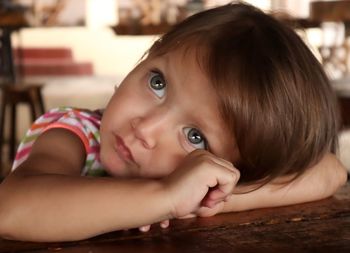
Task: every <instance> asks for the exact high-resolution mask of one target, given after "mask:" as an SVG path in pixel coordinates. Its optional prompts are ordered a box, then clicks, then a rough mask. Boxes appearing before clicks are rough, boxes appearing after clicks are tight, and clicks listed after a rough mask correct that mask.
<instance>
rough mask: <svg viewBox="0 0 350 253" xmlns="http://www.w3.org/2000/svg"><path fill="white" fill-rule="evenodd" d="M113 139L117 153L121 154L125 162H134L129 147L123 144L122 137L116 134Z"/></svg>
mask: <svg viewBox="0 0 350 253" xmlns="http://www.w3.org/2000/svg"><path fill="white" fill-rule="evenodd" d="M115 140H116V143H115V149H116V151H117V153H118V155H119V156H121V158H122V159H123V160H124V161H126V162H133V163H135V160H134V157H133V156H132V153H131V151H130V149H129V148H128V147H127V146H126V145H125V143H124V141H123V139H122V138H121V137H120V136H118V135H116V136H115Z"/></svg>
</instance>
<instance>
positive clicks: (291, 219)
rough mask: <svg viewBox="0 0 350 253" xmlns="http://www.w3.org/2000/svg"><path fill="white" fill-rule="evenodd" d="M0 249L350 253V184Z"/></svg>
mask: <svg viewBox="0 0 350 253" xmlns="http://www.w3.org/2000/svg"><path fill="white" fill-rule="evenodd" d="M142 211H143V210H140V212H142ZM38 222H39V221H38ZM33 229H35V227H33ZM52 229H55V228H52ZM0 252H1V253H3V252H4V253H5V252H19V253H20V252H31V253H49V252H62V253H66V252H67V253H68V252H70V253H80V252H94V253H106V252H129V253H133V252H134V253H136V252H137V253H150V252H167V253H178V252H184V253H185V252H191V253H203V252H223V253H227V252H236V253H248V252H288V253H289V252H303V253H306V252H310V253H311V252H319V253H322V252H324V253H330V252H337V253H348V252H350V185H349V184H347V185H346V187H344V188H342V189H341V190H340V191H338V192H337V194H335V196H333V197H331V198H328V199H325V200H321V201H316V202H311V203H304V204H300V205H293V206H286V207H278V208H265V209H260V210H252V211H243V212H236V213H226V214H219V215H216V216H213V217H207V218H191V219H174V220H171V221H170V227H169V228H167V229H161V228H160V227H159V225H158V224H154V225H153V226H152V228H151V230H150V231H149V232H147V233H143V232H140V231H139V230H138V229H132V230H124V231H118V232H114V233H109V234H104V235H101V236H98V237H95V238H91V239H88V240H84V241H77V242H60V243H30V242H19V241H7V240H2V239H0Z"/></svg>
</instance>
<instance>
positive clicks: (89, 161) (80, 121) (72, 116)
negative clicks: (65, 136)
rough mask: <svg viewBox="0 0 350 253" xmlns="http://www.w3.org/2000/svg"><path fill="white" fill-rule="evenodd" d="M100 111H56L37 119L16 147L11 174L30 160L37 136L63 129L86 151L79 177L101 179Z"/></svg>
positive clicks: (53, 110) (56, 109) (66, 109)
mask: <svg viewBox="0 0 350 253" xmlns="http://www.w3.org/2000/svg"><path fill="white" fill-rule="evenodd" d="M101 117H102V110H97V111H89V110H83V109H76V108H71V107H59V108H55V109H52V110H50V111H49V112H47V113H45V114H44V115H42V116H41V117H40V118H38V119H37V120H36V121H35V122H34V123H33V125H32V126H31V128H30V129H29V130H28V131H27V133H26V135H25V137H24V138H23V140H22V142H21V144H20V145H19V147H18V150H17V153H16V157H15V161H14V163H13V167H12V170H14V169H15V168H17V167H18V166H19V165H20V164H21V163H23V162H24V161H25V160H26V159H27V158H28V156H29V153H30V151H31V149H32V146H33V144H34V142H35V140H36V139H37V138H38V136H39V135H40V134H42V133H44V132H45V131H47V130H49V129H52V128H64V129H67V130H69V131H72V132H73V133H75V134H76V135H77V136H78V137H79V138H80V140H81V141H82V143H83V144H84V147H85V151H86V161H85V165H84V168H83V169H82V171H81V175H84V176H103V175H105V171H104V169H103V166H102V164H101V161H100V154H99V153H100V124H101Z"/></svg>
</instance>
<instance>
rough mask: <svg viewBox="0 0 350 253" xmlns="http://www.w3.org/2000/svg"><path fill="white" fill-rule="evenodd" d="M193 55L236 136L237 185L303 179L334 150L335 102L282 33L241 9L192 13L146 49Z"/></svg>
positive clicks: (310, 60)
mask: <svg viewBox="0 0 350 253" xmlns="http://www.w3.org/2000/svg"><path fill="white" fill-rule="evenodd" d="M180 47H181V48H186V49H190V50H192V49H195V50H196V52H197V56H198V59H197V60H198V62H199V64H200V66H201V67H202V68H203V70H204V71H205V73H206V74H207V75H208V78H209V80H211V82H212V85H213V86H214V87H215V89H216V91H217V93H218V95H219V97H220V99H221V101H220V110H221V114H222V117H223V119H224V120H225V122H227V125H228V127H229V129H231V130H232V133H233V134H234V136H235V138H236V145H237V148H238V150H239V153H240V159H239V161H234V164H235V166H236V167H237V168H238V169H239V170H240V172H241V179H240V183H248V182H249V183H250V182H260V183H267V182H269V181H270V180H272V179H274V178H277V177H279V176H282V175H294V176H295V177H297V176H299V175H300V174H301V173H303V172H304V171H305V170H306V169H307V168H309V167H310V166H311V165H313V164H315V163H316V162H317V161H319V160H320V158H321V157H322V156H323V155H324V154H325V153H326V152H329V151H333V152H334V150H335V148H336V145H337V130H338V129H337V121H338V120H337V117H338V116H337V108H336V103H335V96H334V94H333V91H332V89H331V87H330V85H329V81H328V79H327V77H326V75H325V73H324V71H323V69H322V66H321V65H320V63H319V62H318V61H317V59H316V58H315V57H314V55H313V54H312V53H311V51H310V50H309V49H308V47H307V46H306V45H305V44H304V43H303V41H302V40H301V39H300V38H299V36H298V35H297V34H296V33H295V32H294V31H293V30H292V29H290V28H289V27H287V26H285V25H283V24H282V23H280V22H279V21H277V20H276V19H274V18H273V17H271V16H269V15H266V14H264V13H263V12H262V11H260V10H258V9H256V8H255V7H252V6H250V5H246V4H240V3H239V4H229V5H225V6H221V7H218V8H214V9H210V10H207V11H204V12H201V13H198V14H196V15H193V16H191V17H189V18H188V19H186V20H185V21H183V22H182V23H180V24H178V25H177V26H175V27H174V28H173V29H172V30H171V31H170V32H168V33H166V34H164V35H163V36H162V37H161V38H160V39H159V40H158V41H156V42H155V43H154V44H153V45H152V47H151V48H150V49H149V51H148V55H149V56H151V57H152V56H157V55H158V56H159V55H162V54H165V53H167V52H169V51H170V50H175V49H177V48H180Z"/></svg>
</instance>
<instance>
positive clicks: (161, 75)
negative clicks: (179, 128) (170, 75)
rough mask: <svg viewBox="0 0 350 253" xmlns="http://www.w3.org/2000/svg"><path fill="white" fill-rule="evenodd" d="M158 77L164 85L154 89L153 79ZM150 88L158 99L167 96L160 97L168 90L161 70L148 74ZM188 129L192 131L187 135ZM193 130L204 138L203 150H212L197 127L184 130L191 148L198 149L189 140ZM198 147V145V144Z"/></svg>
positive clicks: (151, 71)
mask: <svg viewBox="0 0 350 253" xmlns="http://www.w3.org/2000/svg"><path fill="white" fill-rule="evenodd" d="M156 76H159V77H160V78H161V81H162V83H163V84H164V86H163V88H156V87H152V83H151V81H152V79H153V78H154V77H156ZM156 85H158V84H157V83H156ZM148 86H149V88H150V89H151V90H152V92H153V93H154V94H155V95H156V96H157V97H158V98H162V97H163V96H165V94H163V95H160V93H161V92H166V89H167V81H166V80H165V78H164V75H163V74H162V72H161V71H160V70H158V69H152V70H150V72H149V74H148ZM186 129H191V130H189V131H188V132H187V133H185V131H187V130H186ZM192 130H195V131H197V132H198V133H199V135H200V136H201V137H202V138H203V142H204V143H203V144H204V148H203V149H204V150H210V149H209V145H208V141H207V138H206V137H205V135H204V134H202V131H201V130H199V129H198V128H196V127H185V128H184V129H183V135H184V139H185V141H186V143H188V144H189V145H190V146H192V147H194V148H196V147H195V145H196V144H195V143H191V142H190V140H189V138H188V134H189V133H190V131H192ZM197 145H198V144H197Z"/></svg>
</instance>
